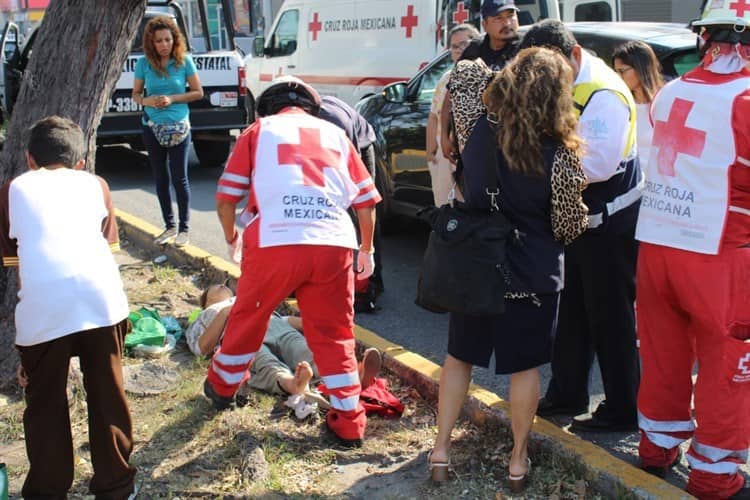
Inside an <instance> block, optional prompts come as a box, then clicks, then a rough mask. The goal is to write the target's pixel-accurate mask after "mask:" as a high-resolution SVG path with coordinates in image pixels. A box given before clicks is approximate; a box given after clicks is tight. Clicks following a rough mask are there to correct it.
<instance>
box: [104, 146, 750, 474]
mask: <svg viewBox="0 0 750 500" xmlns="http://www.w3.org/2000/svg"><path fill="white" fill-rule="evenodd" d="M96 165H97V173H98V174H99V175H101V176H103V177H104V178H105V179H107V181H108V182H109V184H110V187H111V190H112V195H113V199H114V202H115V205H116V206H117V207H118V208H120V209H122V210H124V211H126V212H128V213H130V214H132V215H135V216H136V217H139V218H141V219H143V220H145V221H147V222H149V223H151V224H154V225H156V226H157V227H162V221H161V214H160V211H159V206H158V202H157V200H156V197H155V194H154V187H153V182H152V180H151V172H150V169H149V166H148V164H147V160H146V157H145V154H143V153H139V152H135V151H132V150H130V149H129V148H127V147H120V146H109V147H105V148H100V149H99V153H98V156H97V163H96ZM220 175H221V169H220V168H202V167H200V166H199V165H198V164H197V160H196V158H195V156H194V155H192V156H191V166H190V173H189V176H190V185H191V189H192V201H191V222H190V240H191V243H192V244H194V245H196V246H198V247H200V248H202V249H204V250H206V251H209V252H211V253H213V254H216V255H219V256H222V257H224V256H225V254H226V245H225V244H224V240H223V236H222V233H221V229H220V227H219V223H218V219H217V218H216V213H215V211H214V193H215V190H216V181H217V179H218V178H219V176H220ZM173 199H174V198H173ZM176 212H177V209H176V206H175V214H176ZM427 234H428V231H427V228H426V226H424V225H422V224H420V223H418V222H415V221H407V220H402V221H399V223H398V224H397V227H396V228H395V230H394V231H391V232H389V234H387V235H386V236H385V238H384V243H383V247H384V249H383V255H382V259H383V279H384V282H385V288H386V290H385V293H384V294H383V295H382V296H381V297H380V299H379V305H380V306H381V309H380V310H379V311H377V312H375V313H369V314H358V315H357V316H356V318H355V321H356V322H357V324H359V325H361V326H363V327H365V328H367V329H369V330H372V331H374V332H375V333H377V334H378V335H380V336H381V337H384V338H386V339H388V340H390V341H391V342H394V343H396V344H399V345H402V346H404V347H405V348H406V349H409V350H411V351H413V352H416V353H418V354H420V355H422V356H424V357H425V358H427V359H430V360H431V361H433V362H435V363H437V364H442V361H443V359H444V357H445V349H446V346H447V338H448V317H447V315H439V314H433V313H430V312H428V311H425V310H423V309H421V308H419V307H418V306H416V305H415V304H414V297H415V291H416V283H417V272H418V268H419V263H420V262H421V258H422V252H423V250H424V247H425V245H426V241H427ZM492 363H493V364H494V361H492ZM493 364H491V368H490V369H484V368H475V369H474V372H473V379H474V383H476V384H478V385H480V386H483V387H485V388H487V389H489V390H491V391H492V392H494V393H496V394H498V395H500V396H501V397H502V398H503V399H506V400H507V399H508V384H509V380H510V378H509V376H500V375H495V374H494V368H492V367H493ZM540 372H541V377H542V391H544V390H545V389H546V387H547V383H548V381H549V377H550V369H549V365H545V366H543V367H541V369H540ZM590 390H591V394H592V397H591V408H592V409H595V408H596V405H597V404H598V403H599V401H601V400H602V399H603V393H602V390H603V389H602V384H601V377H600V374H599V369H598V366H594V369H593V370H592V377H591V389H590ZM554 421H555V423H557V424H558V425H560V426H563V427H564V426H566V425H567V424H569V422H570V420H569V419H566V418H562V419H556V420H554ZM581 437H583V438H584V439H587V440H590V441H592V442H594V443H596V444H598V445H599V446H602V447H604V448H605V449H608V450H609V451H610V452H611V453H613V454H614V455H616V456H618V457H620V458H622V459H624V460H626V461H628V462H630V463H633V464H636V463H637V447H638V434H637V433H632V434H628V433H610V434H586V435H582V436H581ZM743 469H744V471H745V472H746V473H747V472H748V466H747V464H746V465H745V466H744V467H743ZM676 472H677V474H672V475H670V476H668V479H669V480H670V482H673V483H674V484H676V485H678V486H681V487H684V484H685V483H684V481H685V474H686V473H687V462H686V460H685V459H683V462H682V464H681V466H679V467H678V468H677V469H676Z"/></svg>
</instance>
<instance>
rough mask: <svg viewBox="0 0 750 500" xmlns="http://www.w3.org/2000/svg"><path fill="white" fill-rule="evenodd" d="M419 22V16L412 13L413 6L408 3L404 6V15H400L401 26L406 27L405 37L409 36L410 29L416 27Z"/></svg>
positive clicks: (410, 33)
mask: <svg viewBox="0 0 750 500" xmlns="http://www.w3.org/2000/svg"><path fill="white" fill-rule="evenodd" d="M417 24H419V16H415V15H414V6H413V5H409V6H407V7H406V15H405V16H401V27H402V28H406V38H411V35H412V29H413V28H416V27H417Z"/></svg>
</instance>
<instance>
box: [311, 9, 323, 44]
mask: <svg viewBox="0 0 750 500" xmlns="http://www.w3.org/2000/svg"><path fill="white" fill-rule="evenodd" d="M307 29H308V30H309V31H310V33H312V39H313V42H314V41H315V40H317V39H318V32H319V31H320V30H322V29H323V23H321V22H320V19H318V13H317V12H315V13H313V20H312V21H310V23H308V25H307Z"/></svg>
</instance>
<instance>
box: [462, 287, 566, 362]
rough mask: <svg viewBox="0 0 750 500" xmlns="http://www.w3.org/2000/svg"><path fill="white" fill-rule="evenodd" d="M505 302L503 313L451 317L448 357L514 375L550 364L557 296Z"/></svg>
mask: <svg viewBox="0 0 750 500" xmlns="http://www.w3.org/2000/svg"><path fill="white" fill-rule="evenodd" d="M537 298H538V299H539V300H538V301H536V303H535V301H534V300H532V298H523V299H506V300H505V314H502V315H499V316H467V315H465V314H456V313H453V314H451V317H450V328H449V332H448V354H450V355H451V356H453V357H454V358H456V359H458V360H461V361H463V362H465V363H470V364H472V365H475V366H483V367H485V368H488V367H489V366H490V358H491V356H492V353H493V352H494V353H495V373H498V374H508V373H516V372H520V371H524V370H528V369H530V368H534V367H537V366H540V365H543V364H545V363H549V362H550V358H551V356H552V341H553V339H554V335H555V330H556V329H557V311H558V307H559V304H560V294H559V293H555V294H549V295H538V296H537Z"/></svg>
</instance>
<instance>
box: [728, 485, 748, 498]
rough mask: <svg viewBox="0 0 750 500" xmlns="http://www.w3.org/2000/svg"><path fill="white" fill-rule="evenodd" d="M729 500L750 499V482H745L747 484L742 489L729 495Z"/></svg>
mask: <svg viewBox="0 0 750 500" xmlns="http://www.w3.org/2000/svg"><path fill="white" fill-rule="evenodd" d="M729 500H750V483H748V482H745V486H743V487H742V488H740V491H738V492H737V493H735V494H734V495H732V496H731V497H729Z"/></svg>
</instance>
